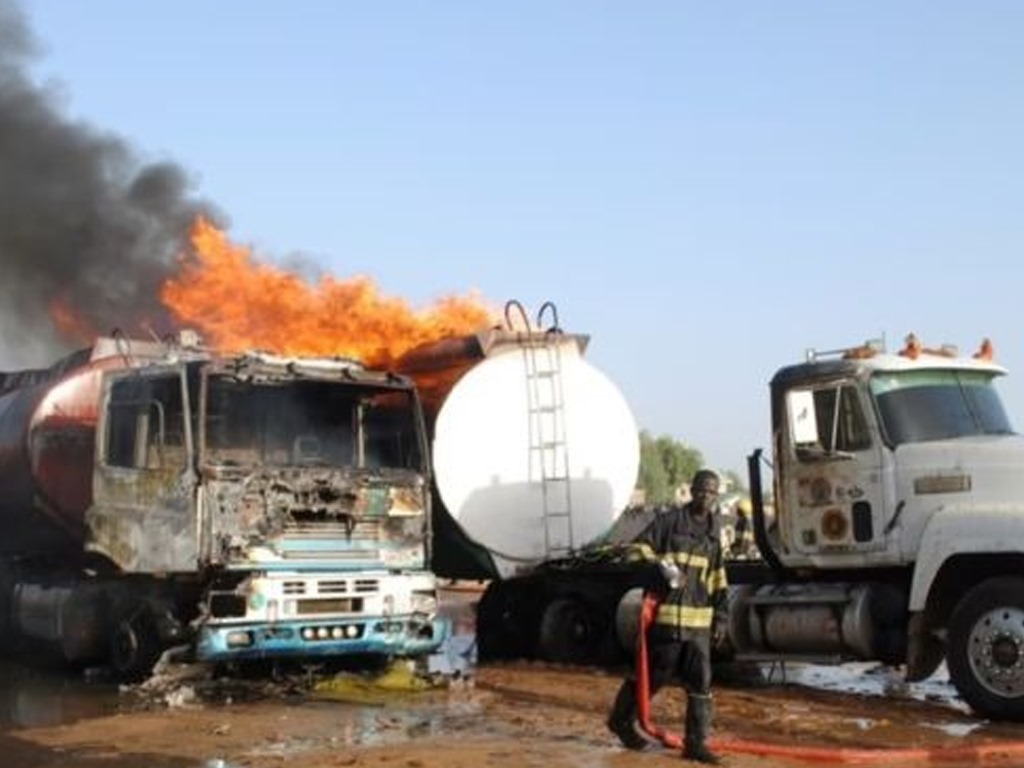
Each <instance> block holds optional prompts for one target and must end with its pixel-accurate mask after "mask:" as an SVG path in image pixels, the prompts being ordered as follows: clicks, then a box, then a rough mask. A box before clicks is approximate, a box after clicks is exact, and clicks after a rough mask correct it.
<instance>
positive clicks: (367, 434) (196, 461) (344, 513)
mask: <svg viewBox="0 0 1024 768" xmlns="http://www.w3.org/2000/svg"><path fill="white" fill-rule="evenodd" d="M0 489H2V490H0V640H2V641H3V643H4V645H5V646H7V647H9V648H11V649H17V648H19V647H20V648H22V649H24V648H30V649H32V650H33V651H36V650H38V649H41V648H44V647H45V648H47V649H50V650H51V651H53V652H55V653H56V654H57V655H58V656H59V657H61V658H63V659H65V660H66V661H68V662H72V663H76V664H77V663H104V662H105V663H107V664H109V666H110V667H111V668H112V669H113V670H114V671H115V672H116V674H117V675H118V676H119V677H120V678H121V679H124V680H133V679H138V678H140V677H142V676H144V675H146V674H147V673H148V672H149V670H150V669H151V668H152V665H153V664H154V663H155V661H156V659H157V658H158V657H159V655H160V654H161V652H162V651H163V650H164V649H166V648H168V647H170V646H177V645H186V646H190V647H191V648H192V649H193V650H194V655H195V657H197V658H198V659H200V660H209V661H233V660H247V659H280V658H296V657H307V656H312V657H318V658H320V659H325V658H327V657H340V656H347V655H354V654H370V655H378V656H418V655H423V654H427V653H429V652H431V651H433V650H434V649H436V648H437V647H438V646H439V645H440V644H441V643H442V641H443V640H444V637H445V635H446V630H447V623H446V622H445V621H443V620H441V619H439V618H438V617H437V614H436V609H437V591H436V584H435V578H434V576H433V575H432V574H431V573H430V572H429V570H428V565H427V564H428V562H429V551H428V546H429V542H430V512H429V509H430V476H429V460H428V454H427V444H426V438H425V426H424V421H423V415H422V410H421V407H420V403H419V399H418V396H417V393H416V390H415V388H414V386H413V384H412V382H411V381H409V380H408V379H406V378H404V377H401V376H397V375H394V374H390V373H383V372H378V371H373V370H368V369H366V368H365V367H364V366H362V365H361V364H359V363H357V362H354V361H351V360H344V359H302V358H282V357H275V356H270V355H266V354H260V353H252V354H244V355H239V356H221V355H218V354H216V353H214V352H212V351H210V350H207V349H204V348H202V347H201V346H200V345H199V343H198V340H197V339H195V338H189V337H188V335H187V334H183V338H182V339H181V340H179V341H176V343H174V344H163V343H157V342H140V341H129V340H127V339H124V338H118V337H112V338H101V339H99V340H97V342H96V343H95V345H94V346H93V347H92V348H90V349H86V350H82V351H80V352H78V353H76V354H73V355H71V356H69V357H67V358H65V359H63V360H61V361H60V362H58V363H56V364H55V365H53V366H52V367H51V368H49V369H45V370H33V371H20V372H15V373H6V374H4V373H0Z"/></svg>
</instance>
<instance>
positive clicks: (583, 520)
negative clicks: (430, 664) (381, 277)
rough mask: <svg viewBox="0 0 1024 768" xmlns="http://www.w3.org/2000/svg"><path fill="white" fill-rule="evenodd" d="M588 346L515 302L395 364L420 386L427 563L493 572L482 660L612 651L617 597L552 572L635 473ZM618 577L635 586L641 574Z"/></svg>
mask: <svg viewBox="0 0 1024 768" xmlns="http://www.w3.org/2000/svg"><path fill="white" fill-rule="evenodd" d="M545 320H548V322H547V327H544V326H545ZM588 341H589V338H588V337H587V336H583V335H578V334H570V333H565V332H564V331H562V330H561V328H559V325H558V317H557V312H556V310H555V308H554V305H552V304H551V303H547V304H545V305H544V306H543V307H542V308H541V310H540V312H539V313H538V317H537V322H536V324H535V325H534V326H531V325H530V323H529V321H528V318H527V315H526V313H525V311H524V310H523V308H522V306H521V305H520V304H519V303H518V302H514V301H513V302H509V304H508V305H507V306H506V308H505V325H504V326H503V327H496V328H491V329H487V330H484V331H482V332H480V333H477V334H474V335H469V336H463V337H457V338H449V339H445V340H442V341H440V342H437V343H433V344H429V345H426V346H423V347H419V348H417V349H415V350H413V351H411V352H409V353H408V354H407V355H406V356H404V357H403V359H401V360H400V361H399V364H398V366H397V368H398V370H399V372H401V373H403V374H406V375H408V376H411V377H412V378H413V379H414V380H415V381H416V383H417V385H418V387H419V390H420V393H421V397H422V399H423V402H424V410H425V413H426V415H427V419H428V429H429V433H430V436H431V440H432V449H433V450H432V456H433V472H434V480H435V490H436V493H435V503H434V535H435V540H434V544H433V570H434V572H435V573H436V574H437V575H438V576H439V577H442V578H449V579H471V580H491V583H490V585H489V586H488V589H487V591H486V593H485V595H484V597H483V599H482V600H481V605H480V611H479V614H478V627H477V632H478V640H479V641H480V645H481V648H480V650H481V654H482V655H483V656H485V657H486V656H505V655H526V656H531V655H540V656H541V657H546V658H552V657H553V658H562V657H566V658H575V659H578V658H580V654H581V653H582V654H583V656H584V657H587V658H589V657H591V656H594V655H595V654H596V655H597V656H598V657H599V656H601V655H602V654H601V653H598V651H599V649H598V648H597V646H598V645H604V644H605V642H606V639H608V641H609V642H610V644H611V646H610V647H609V648H608V649H607V652H608V653H618V652H619V649H618V647H617V644H616V643H615V641H614V637H613V636H614V631H613V628H614V621H615V618H614V607H615V604H617V599H616V600H614V601H610V600H609V599H608V596H607V595H606V594H604V592H605V586H604V585H603V584H602V583H601V578H600V576H599V575H595V573H594V571H593V570H589V571H588V572H587V574H586V578H585V580H584V581H583V582H577V580H575V579H571V578H570V579H568V580H566V579H564V578H560V577H559V578H551V577H550V574H551V573H552V568H557V565H558V563H560V562H562V561H565V560H569V559H572V558H573V557H574V556H576V555H577V554H578V553H580V552H581V551H585V550H586V549H587V548H588V546H590V545H593V544H594V543H596V542H599V541H601V540H602V538H603V537H604V536H605V535H606V534H607V532H608V531H609V530H610V529H611V527H612V525H613V524H614V523H615V521H616V519H617V518H618V516H619V514H620V513H621V512H622V510H623V509H625V508H626V506H627V505H628V503H629V500H630V496H631V494H632V493H633V489H634V487H635V484H636V479H637V471H638V468H639V458H640V451H639V436H638V430H637V425H636V421H635V419H634V417H633V414H632V412H631V410H630V408H629V405H628V404H627V402H626V400H625V398H624V397H623V395H622V394H621V392H620V391H619V390H618V388H617V387H616V386H615V384H614V383H612V381H611V380H610V379H609V378H608V377H607V376H606V375H604V374H603V373H602V372H601V371H599V370H598V369H597V368H595V367H594V366H593V365H591V364H590V363H589V362H588V361H587V360H585V359H584V353H585V352H586V349H587V343H588ZM623 578H628V579H629V580H630V581H631V582H635V581H636V569H635V568H631V569H628V572H626V573H625V575H624V576H623ZM584 582H585V583H584ZM611 588H612V589H613V590H615V592H616V593H617V594H621V590H622V588H623V587H622V585H621V584H616V585H614V586H613V587H611ZM595 590H596V591H597V592H601V593H602V594H601V595H596V594H591V593H592V592H594V591H595ZM563 636H564V637H566V638H568V637H573V638H576V641H575V642H568V641H565V640H563V639H562V638H563ZM591 646H593V647H591Z"/></svg>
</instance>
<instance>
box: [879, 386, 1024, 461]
mask: <svg viewBox="0 0 1024 768" xmlns="http://www.w3.org/2000/svg"><path fill="white" fill-rule="evenodd" d="M993 378H994V375H993V374H992V373H989V372H987V371H965V370H961V371H957V370H931V371H898V372H897V371H886V372H884V373H876V374H875V375H874V376H873V377H872V378H871V392H872V393H873V394H874V397H875V401H876V402H877V403H878V411H879V415H880V417H881V419H882V428H883V429H884V431H885V434H886V437H887V438H888V440H889V442H890V443H891V444H892V445H900V444H902V443H920V442H927V441H929V440H948V439H951V438H956V437H968V436H972V435H1006V434H1012V432H1013V428H1012V427H1011V426H1010V422H1009V419H1008V418H1007V416H1006V412H1005V411H1004V410H1003V403H1002V401H1001V400H1000V398H999V393H998V392H997V391H996V388H995V385H994V383H993Z"/></svg>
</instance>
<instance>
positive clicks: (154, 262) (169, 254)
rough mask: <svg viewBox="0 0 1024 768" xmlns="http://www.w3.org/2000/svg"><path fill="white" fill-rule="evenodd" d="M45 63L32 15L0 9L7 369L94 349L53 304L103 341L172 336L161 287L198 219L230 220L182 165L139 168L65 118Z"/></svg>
mask: <svg viewBox="0 0 1024 768" xmlns="http://www.w3.org/2000/svg"><path fill="white" fill-rule="evenodd" d="M36 54H37V48H36V41H35V38H34V36H33V34H32V32H31V30H30V29H29V28H28V25H27V23H26V20H25V17H24V15H23V14H22V13H21V12H20V10H19V8H18V7H17V6H16V5H15V4H14V3H13V2H11V0H0V369H3V368H9V367H13V366H14V365H19V364H20V365H26V364H32V365H36V364H45V363H46V362H47V360H46V359H37V360H30V359H29V358H30V357H39V356H40V355H42V354H43V353H45V354H46V355H47V356H50V355H52V354H55V353H58V352H61V351H64V350H67V349H69V348H74V347H77V346H82V345H83V344H84V343H87V342H88V338H85V337H81V338H77V339H76V338H71V337H69V336H68V335H67V334H66V333H62V332H61V330H60V329H58V327H57V326H56V325H55V323H54V321H53V320H52V318H51V307H53V306H55V305H59V306H61V307H64V308H65V309H67V310H70V312H71V313H72V315H73V317H74V318H75V319H76V320H77V321H78V322H79V323H80V324H82V325H84V326H85V327H87V328H90V329H93V330H95V331H96V332H103V333H105V332H108V331H110V330H111V329H112V328H115V327H117V328H121V329H122V330H124V331H126V332H133V333H138V332H141V331H144V330H147V329H152V331H153V332H155V333H162V332H164V331H166V330H169V323H168V319H167V317H166V316H165V313H164V310H163V309H162V308H161V306H160V302H159V288H160V285H161V283H162V282H163V280H164V279H165V278H166V277H167V276H168V275H169V274H170V273H172V272H173V271H174V269H175V265H176V257H177V255H178V254H179V253H181V252H182V249H183V248H184V247H185V245H186V244H187V239H188V234H189V229H190V226H191V224H192V222H193V221H194V219H195V217H196V216H197V215H198V214H203V215H206V216H207V217H210V218H212V219H213V220H214V221H217V222H220V221H222V218H223V217H222V216H220V215H219V214H218V213H217V212H216V211H214V210H212V209H211V207H210V206H209V205H208V204H206V203H204V202H202V201H200V200H198V199H196V198H194V197H192V196H190V187H191V185H190V181H189V178H188V176H187V175H186V174H185V172H184V171H183V170H182V169H181V168H180V167H178V166H177V165H175V164H173V163H168V162H160V163H145V162H142V161H140V160H139V158H138V157H137V155H136V153H135V152H134V151H133V150H132V148H131V147H129V146H127V145H126V143H125V142H124V141H122V140H121V139H119V138H118V137H117V136H115V135H112V134H110V133H106V132H103V131H100V130H98V129H96V128H94V127H91V126H89V125H87V124H84V123H81V122H76V121H73V120H71V119H69V118H68V117H67V116H66V115H65V114H63V113H62V110H61V104H60V101H59V99H58V97H57V95H56V94H55V93H54V92H53V90H48V89H47V88H45V87H43V86H40V85H38V84H36V83H35V82H34V81H33V80H32V78H31V75H30V72H29V66H30V65H31V64H32V62H33V61H34V59H35V57H36ZM3 353H5V354H3ZM5 358H6V359H5Z"/></svg>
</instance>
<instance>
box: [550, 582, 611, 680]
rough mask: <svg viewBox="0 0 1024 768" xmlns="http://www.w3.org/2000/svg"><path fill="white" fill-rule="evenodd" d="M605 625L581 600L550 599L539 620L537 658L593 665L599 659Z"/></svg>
mask: <svg viewBox="0 0 1024 768" xmlns="http://www.w3.org/2000/svg"><path fill="white" fill-rule="evenodd" d="M605 624H606V622H602V621H601V617H600V616H599V615H598V614H597V612H596V611H595V610H594V609H593V608H591V607H590V606H589V605H587V604H586V603H585V602H584V601H583V600H580V599H578V598H573V597H563V598H558V599H556V600H552V601H551V602H550V603H549V604H548V606H547V608H545V609H544V615H543V616H542V617H541V620H540V630H539V635H538V638H537V655H538V656H539V658H540V659H541V660H542V661H555V662H563V663H564V662H572V663H574V664H593V663H595V662H597V661H599V660H600V655H601V654H600V651H601V645H602V642H603V640H604V639H605V637H606V636H607V634H608V627H606V626H604V625H605Z"/></svg>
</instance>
